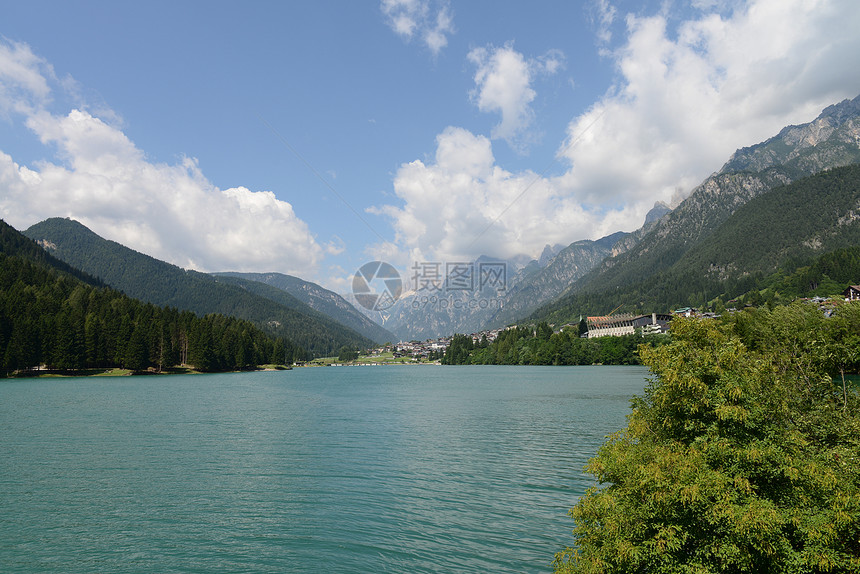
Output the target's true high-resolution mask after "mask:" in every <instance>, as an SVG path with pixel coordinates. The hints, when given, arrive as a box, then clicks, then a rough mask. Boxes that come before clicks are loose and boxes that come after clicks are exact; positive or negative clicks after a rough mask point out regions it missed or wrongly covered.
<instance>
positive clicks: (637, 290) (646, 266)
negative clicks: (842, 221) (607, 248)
mask: <svg viewBox="0 0 860 574" xmlns="http://www.w3.org/2000/svg"><path fill="white" fill-rule="evenodd" d="M858 162H860V96H858V97H857V98H855V99H854V100H845V101H843V102H841V103H839V104H835V105H833V106H829V107H828V108H826V109H825V110H824V111H823V112H822V113H821V114H820V115H819V116H818V117H817V118H816V119H815V120H813V121H811V122H809V123H807V124H803V125H799V126H789V127H787V128H784V129H783V130H781V131H780V133H779V134H778V135H777V136H774V137H773V138H770V139H768V140H766V141H764V142H762V143H760V144H757V145H754V146H750V147H746V148H742V149H740V150H738V151H736V152H735V153H734V154H733V155H732V157H731V158H730V159H729V161H727V162H726V164H725V165H724V166H723V168H722V169H721V170H720V171H719V172H717V173H715V174H713V175H712V176H710V177H708V178H707V179H706V180H705V181H704V182H703V183H702V184H700V185H699V186H697V187H696V188H695V189H694V190H693V191H692V193H691V194H690V195H689V196H688V197H687V198H686V199H685V200H684V201H682V202H681V203H680V204H679V205H678V207H676V208H675V209H674V210H672V211H671V212H669V213H667V214H666V215H664V216H663V217H662V218H660V219H659V220H658V221H657V222H656V223H654V224H653V227H652V228H651V229H650V230H648V231H647V232H644V233H643V232H642V231H640V232H637V233H635V234H633V235H636V234H641V235H642V237H641V239H639V240H638V241H637V242H636V243H635V245H633V246H630V247H629V248H628V249H627V250H625V251H623V252H618V253H614V254H613V256H612V257H608V258H607V259H605V260H604V261H603V262H601V263H600V264H599V265H597V266H595V267H594V269H592V270H591V271H590V272H589V273H588V274H586V275H585V276H583V277H582V278H581V279H579V280H578V281H576V282H575V283H573V284H572V285H571V286H570V287H569V288H568V290H567V291H566V292H565V293H563V294H562V296H561V297H560V298H558V299H556V300H555V301H554V302H551V303H549V304H547V305H545V306H543V307H541V308H539V309H537V310H536V311H535V312H534V313H533V314H532V318H547V317H553V318H556V319H558V320H564V319H569V318H571V317H574V316H576V315H578V314H579V313H580V312H583V311H584V312H588V313H593V314H599V313H604V312H608V311H609V310H610V309H612V308H614V307H616V306H617V305H621V306H622V308H623V309H624V308H627V309H630V310H634V309H638V308H639V307H641V305H643V304H645V302H646V301H645V298H647V297H646V292H647V288H646V285H647V284H648V283H647V282H648V281H651V280H650V279H649V278H651V277H655V278H656V279H654V280H653V281H652V283H653V284H659V283H660V277H662V274H666V273H668V272H669V270H670V269H672V268H673V267H674V266H675V265H676V264H678V262H679V261H680V260H681V259H682V258H683V257H684V256H685V255H686V254H687V253H688V252H690V250H691V249H693V248H694V247H696V246H697V245H699V244H701V243H702V242H704V241H706V240H707V239H708V238H709V237H710V236H711V235H712V234H713V233H715V232H716V230H717V229H718V228H719V227H720V226H721V225H722V224H723V223H724V222H726V221H727V220H728V219H729V218H730V217H731V216H732V215H733V214H734V213H735V212H736V211H737V210H738V209H739V208H741V207H742V206H743V205H745V204H747V203H748V202H749V201H750V200H752V199H753V198H755V197H758V196H760V195H762V194H764V193H767V192H768V191H769V190H771V189H774V188H777V187H779V186H784V185H787V184H790V183H791V182H793V181H796V180H799V179H802V178H805V177H809V176H811V175H813V174H816V173H819V172H821V171H823V170H826V169H831V168H835V167H840V166H845V165H850V164H855V163H858ZM761 225H765V226H766V225H767V222H766V221H763V222H762V223H761ZM651 288H656V287H653V285H652V287H651ZM612 292H615V295H610V293H612ZM625 296H626V297H627V299H624V297H625ZM679 296H680V292H679ZM598 301H599V302H600V303H597V302H598ZM678 303H681V301H678ZM586 304H588V305H592V306H594V305H597V307H595V308H591V307H589V308H588V309H584V308H583V307H584V306H585V305H586Z"/></svg>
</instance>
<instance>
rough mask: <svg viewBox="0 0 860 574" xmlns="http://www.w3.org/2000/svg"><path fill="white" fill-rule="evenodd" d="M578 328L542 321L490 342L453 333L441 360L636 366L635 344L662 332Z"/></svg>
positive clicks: (656, 339) (654, 341)
mask: <svg viewBox="0 0 860 574" xmlns="http://www.w3.org/2000/svg"><path fill="white" fill-rule="evenodd" d="M579 331H580V328H579V327H575V328H566V329H562V330H561V331H558V332H553V329H552V328H551V327H550V326H549V325H548V324H547V323H545V322H541V323H538V324H537V325H533V326H520V327H515V328H511V329H506V330H504V331H502V332H500V333H499V335H498V337H497V338H496V339H495V340H494V341H493V342H491V343H486V342H484V343H483V344H480V343H479V344H478V345H475V344H474V343H473V341H472V338H471V337H470V336H468V335H454V337H453V338H452V339H451V344H450V345H449V346H448V349H447V350H446V351H445V356H444V357H443V359H442V363H443V364H447V365H594V364H603V365H638V364H639V356H638V352H639V345H641V344H642V343H643V342H644V343H646V344H648V345H659V344H661V343H663V342H664V341H665V340H666V337H665V336H662V335H649V336H648V337H647V338H645V339H643V337H642V336H641V335H636V334H634V335H624V336H621V337H599V338H592V339H587V338H582V337H580V334H579Z"/></svg>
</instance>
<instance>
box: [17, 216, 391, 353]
mask: <svg viewBox="0 0 860 574" xmlns="http://www.w3.org/2000/svg"><path fill="white" fill-rule="evenodd" d="M24 234H25V235H27V236H28V237H30V238H31V239H33V240H35V241H48V242H50V244H51V245H52V246H53V248H52V250H51V251H52V255H54V256H55V257H57V258H59V259H61V260H62V261H65V262H66V263H68V264H69V265H72V266H74V267H77V268H79V269H82V270H84V271H86V272H87V273H90V274H91V275H94V276H96V277H98V278H99V279H100V280H102V281H104V282H105V283H106V284H107V285H110V286H111V287H114V288H115V289H119V290H121V291H123V292H124V293H126V294H127V295H129V296H130V297H134V298H136V299H140V300H142V301H146V302H149V303H153V304H155V305H164V306H170V307H176V308H178V309H181V310H185V311H191V312H193V313H196V314H198V315H201V316H202V315H207V314H209V313H219V314H223V315H228V316H232V317H238V318H241V319H246V320H248V321H251V322H253V323H254V324H255V325H257V326H258V327H260V328H262V329H263V330H265V331H266V332H268V333H270V334H272V335H273V336H276V337H285V338H287V339H289V340H290V341H292V342H293V343H294V344H295V345H297V346H299V347H302V348H303V349H305V350H306V351H307V352H309V353H310V354H312V355H314V356H319V355H328V354H331V353H332V352H335V351H336V350H337V349H340V348H341V347H344V346H347V347H358V348H365V347H369V346H372V345H373V344H374V342H373V341H371V340H370V339H368V338H366V337H363V336H361V335H359V334H358V333H356V332H354V331H352V330H350V329H348V328H347V327H345V326H343V325H340V324H339V323H337V322H336V321H334V320H332V319H330V318H328V317H325V316H321V315H320V314H319V313H317V312H316V311H314V310H313V309H311V308H309V307H308V306H307V305H305V304H304V303H302V302H301V301H299V300H297V299H295V298H292V297H290V296H289V295H288V294H286V293H285V294H284V295H285V296H284V297H283V298H282V300H281V301H279V302H277V303H276V302H274V301H272V300H271V299H268V298H266V297H263V296H260V295H258V294H256V293H253V292H251V291H249V290H248V289H245V288H243V287H241V286H239V285H236V284H234V283H233V282H230V281H225V280H219V279H218V278H216V277H213V276H211V275H208V274H206V273H198V272H196V271H187V270H185V269H181V268H179V267H176V266H175V265H171V264H169V263H165V262H163V261H159V260H157V259H155V258H153V257H150V256H148V255H144V254H142V253H139V252H137V251H134V250H132V249H129V248H127V247H125V246H123V245H120V244H119V243H116V242H115V241H109V240H106V239H103V238H102V237H99V236H98V235H97V234H95V233H93V232H92V231H90V230H89V229H88V228H86V227H85V226H83V225H82V224H80V223H78V222H77V221H73V220H69V219H61V218H51V219H47V220H45V221H43V222H41V223H37V224H36V225H33V226H32V227H30V228H29V229H27V230H26V231H25V232H24Z"/></svg>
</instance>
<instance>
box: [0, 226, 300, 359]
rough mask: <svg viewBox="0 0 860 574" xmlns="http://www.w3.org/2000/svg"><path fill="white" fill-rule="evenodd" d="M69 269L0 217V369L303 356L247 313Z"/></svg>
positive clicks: (294, 357) (295, 357) (297, 357)
mask: <svg viewBox="0 0 860 574" xmlns="http://www.w3.org/2000/svg"><path fill="white" fill-rule="evenodd" d="M74 275H75V273H74V270H72V272H70V268H69V266H68V265H67V264H66V263H63V262H60V261H57V260H56V259H54V258H53V257H51V256H50V255H49V254H47V253H45V252H44V250H42V249H41V248H40V247H39V246H37V245H36V244H35V243H33V242H32V241H30V240H29V239H27V238H26V237H24V236H23V235H21V234H20V233H18V232H17V231H16V230H15V229H13V228H12V227H10V226H9V225H7V224H6V223H5V222H3V221H0V374H3V375H5V374H8V373H14V372H16V371H22V370H27V369H32V368H34V367H38V366H41V365H46V366H47V367H49V368H52V369H61V370H79V369H85V368H105V367H122V368H127V369H131V370H134V371H141V370H144V369H147V368H155V369H157V370H162V369H164V368H168V367H171V366H174V365H178V364H189V365H193V366H195V367H196V368H198V369H200V370H204V371H218V370H234V369H244V368H249V367H253V366H255V365H259V364H261V363H269V362H278V363H282V362H284V361H293V360H295V359H301V358H303V355H304V353H303V351H301V349H297V348H296V347H294V346H293V345H291V344H290V343H288V342H287V341H286V340H284V339H281V340H280V341H276V340H274V339H273V338H272V337H270V336H268V335H266V334H264V333H263V332H262V331H260V330H259V329H257V328H256V327H254V326H253V325H252V324H250V323H249V322H247V321H243V320H239V319H234V318H231V317H225V316H222V315H210V316H207V317H205V318H200V317H198V316H196V315H194V314H193V313H191V312H189V311H185V312H180V311H177V310H176V309H170V308H161V307H157V306H155V305H152V304H148V303H142V302H140V301H137V300H135V299H132V298H130V297H128V296H126V295H124V294H122V293H120V292H119V291H115V290H113V289H110V288H107V287H98V286H94V285H92V284H89V283H85V282H84V281H82V280H80V279H78V278H77V277H75V276H74Z"/></svg>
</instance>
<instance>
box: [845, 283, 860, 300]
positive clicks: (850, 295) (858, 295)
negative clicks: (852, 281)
mask: <svg viewBox="0 0 860 574" xmlns="http://www.w3.org/2000/svg"><path fill="white" fill-rule="evenodd" d="M842 295H843V296H844V297H845V300H846V301H860V285H849V286H848V289H846V290H845V291H843V292H842Z"/></svg>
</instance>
